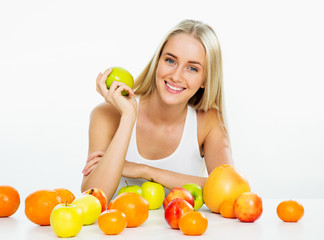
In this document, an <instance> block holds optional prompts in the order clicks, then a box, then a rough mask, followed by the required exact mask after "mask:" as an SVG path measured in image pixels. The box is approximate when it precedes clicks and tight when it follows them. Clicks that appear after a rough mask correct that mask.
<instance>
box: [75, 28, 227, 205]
mask: <svg viewBox="0 0 324 240" xmlns="http://www.w3.org/2000/svg"><path fill="white" fill-rule="evenodd" d="M204 64H205V50H204V47H203V45H202V44H201V43H200V42H199V41H198V40H196V39H195V38H194V37H192V36H191V35H188V34H184V33H181V34H177V35H175V36H173V37H172V38H170V39H169V40H168V42H167V43H166V45H165V47H164V49H163V51H162V54H161V57H160V59H159V62H158V66H157V71H156V86H157V87H156V89H155V91H154V93H153V94H152V95H151V96H149V97H147V98H142V97H141V98H140V104H139V107H138V106H137V103H136V100H135V97H134V92H133V90H132V89H130V88H129V87H127V86H126V85H125V84H123V83H120V82H113V83H112V85H111V88H110V90H109V91H108V90H107V88H106V86H105V79H106V78H107V76H108V75H109V73H110V72H111V70H110V69H109V70H107V71H106V72H104V73H103V74H101V73H99V75H98V77H97V81H96V83H97V91H98V92H99V93H100V94H101V95H102V96H103V97H104V99H105V103H103V104H100V105H98V106H97V107H96V108H95V109H94V110H93V111H92V113H91V117H90V126H89V157H88V160H87V163H86V166H85V168H84V170H83V174H84V177H83V181H82V186H81V188H82V189H81V190H82V191H85V190H87V189H89V188H92V187H97V188H100V189H102V190H103V191H104V192H105V193H106V195H107V198H108V202H109V201H110V199H111V198H112V196H113V195H114V192H115V191H116V188H117V187H118V183H119V181H120V178H121V176H124V177H129V178H143V179H146V180H154V181H155V182H158V183H160V184H162V185H163V186H165V187H166V188H169V189H172V188H174V187H179V186H182V185H184V184H186V183H189V182H190V183H196V184H198V185H200V186H201V187H203V186H204V184H205V181H206V178H203V177H197V176H191V175H186V174H180V173H177V172H172V171H167V170H163V169H158V168H154V167H150V166H147V165H143V164H137V163H132V162H128V161H127V160H125V157H126V153H127V149H128V145H129V141H130V137H131V133H132V129H133V127H136V131H137V146H138V150H139V153H140V154H141V156H143V157H144V158H146V159H151V160H152V161H154V160H155V159H161V158H165V157H167V156H169V155H170V154H171V153H173V152H174V151H175V150H176V148H177V147H178V145H179V143H180V140H181V136H182V131H183V127H184V123H185V119H186V114H187V103H188V101H189V99H190V98H191V97H192V96H193V95H194V94H195V93H196V92H197V91H198V89H199V88H203V87H204V79H205V76H204ZM172 88H173V89H172ZM175 88H176V90H175ZM123 90H127V91H128V92H129V93H130V94H129V96H128V97H123V96H122V95H121V92H122V91H123ZM137 108H138V109H137ZM137 111H138V115H137V114H136V113H137ZM136 118H137V119H136ZM136 120H137V123H136V126H135V121H136ZM197 121H198V130H197V134H198V144H199V147H200V149H201V153H203V154H204V157H205V161H206V166H207V171H208V173H211V172H212V170H213V169H214V168H215V167H217V166H219V165H221V164H226V163H232V159H231V153H230V149H229V143H228V140H227V138H226V136H225V134H224V132H223V130H222V128H221V126H220V123H219V121H218V117H217V112H216V110H209V111H207V112H202V111H198V112H197ZM152 132H154V134H152Z"/></svg>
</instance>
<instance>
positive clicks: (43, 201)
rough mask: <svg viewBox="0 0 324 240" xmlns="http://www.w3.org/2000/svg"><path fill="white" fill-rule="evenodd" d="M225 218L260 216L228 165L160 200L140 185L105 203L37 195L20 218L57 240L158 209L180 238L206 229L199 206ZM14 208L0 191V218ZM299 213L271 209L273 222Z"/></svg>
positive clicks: (118, 227) (13, 196)
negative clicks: (88, 227)
mask: <svg viewBox="0 0 324 240" xmlns="http://www.w3.org/2000/svg"><path fill="white" fill-rule="evenodd" d="M204 203H205V204H206V206H207V207H208V208H209V209H210V210H211V211H212V212H215V213H220V214H221V215H222V216H223V217H225V218H237V219H239V220H240V221H242V222H254V221H256V220H257V219H258V218H259V217H260V216H261V214H262V211H263V209H262V199H261V198H260V197H259V196H258V195H257V194H255V193H253V192H251V189H250V186H249V183H248V181H247V180H246V178H244V176H243V175H242V174H240V173H239V171H238V170H237V169H236V168H235V167H234V166H232V165H222V166H219V167H217V168H215V169H214V171H213V172H212V173H211V174H210V175H209V177H208V179H207V181H206V183H205V185H204V188H203V189H201V187H200V186H198V185H197V184H194V183H189V184H186V185H184V186H182V187H176V188H174V189H171V191H170V192H169V193H168V194H167V195H166V196H165V192H164V188H163V187H162V185H160V184H158V183H154V182H145V183H143V184H142V186H136V185H132V186H126V187H123V188H121V189H120V190H119V192H118V195H117V196H116V197H115V198H114V199H113V200H112V201H111V202H110V203H109V204H108V202H107V198H106V196H105V194H104V192H103V191H102V190H100V189H98V188H92V189H89V190H87V191H85V192H83V193H82V194H81V195H80V196H79V197H77V198H75V196H74V194H73V193H72V192H71V191H69V190H68V189H65V188H58V189H54V190H39V191H35V192H33V193H31V194H29V195H28V196H27V198H26V199H25V215H26V217H27V218H28V219H29V220H30V221H32V222H33V223H35V224H37V225H41V226H49V225H50V226H51V227H52V229H53V231H54V233H55V234H56V235H57V236H59V237H63V238H65V237H73V236H76V235H77V234H78V233H79V232H80V230H81V228H82V227H83V226H84V225H91V224H93V223H95V222H96V221H98V226H99V229H100V230H101V231H102V232H103V233H105V234H109V235H113V234H119V233H121V232H122V231H123V230H124V229H125V228H126V227H129V228H132V227H137V226H140V225H141V224H143V223H144V222H145V221H146V220H147V219H148V216H149V210H154V209H159V208H161V207H162V205H163V209H164V217H165V220H166V223H167V224H168V225H169V226H170V227H171V228H172V229H180V230H181V231H182V232H183V233H184V234H186V235H201V234H203V233H204V232H205V231H206V230H207V227H208V220H207V218H206V216H205V215H204V214H203V213H202V212H201V211H199V209H200V208H201V207H202V206H203V204H204ZM19 205H20V196H19V193H18V191H17V190H16V189H15V188H13V187H11V186H0V217H9V216H11V215H13V214H14V213H15V212H16V211H17V209H18V208H19ZM303 214H304V208H303V206H302V205H301V204H299V203H298V202H296V201H293V200H289V201H283V202H281V203H280V204H279V205H278V206H277V215H278V217H279V218H280V219H281V220H283V221H286V222H297V221H298V220H299V219H301V218H302V216H303Z"/></svg>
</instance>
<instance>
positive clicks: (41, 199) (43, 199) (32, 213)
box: [25, 190, 62, 226]
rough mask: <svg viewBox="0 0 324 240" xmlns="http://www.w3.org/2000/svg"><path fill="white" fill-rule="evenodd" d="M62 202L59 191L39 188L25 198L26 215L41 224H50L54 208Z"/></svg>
mask: <svg viewBox="0 0 324 240" xmlns="http://www.w3.org/2000/svg"><path fill="white" fill-rule="evenodd" d="M59 203H62V199H61V197H60V195H59V193H58V192H56V191H52V190H38V191H35V192H33V193H31V194H29V195H28V196H27V198H26V199H25V214H26V217H27V218H28V219H29V220H30V221H32V222H33V223H35V224H38V225H41V226H48V225H50V215H51V212H52V210H53V208H54V207H55V206H56V205H57V204H59Z"/></svg>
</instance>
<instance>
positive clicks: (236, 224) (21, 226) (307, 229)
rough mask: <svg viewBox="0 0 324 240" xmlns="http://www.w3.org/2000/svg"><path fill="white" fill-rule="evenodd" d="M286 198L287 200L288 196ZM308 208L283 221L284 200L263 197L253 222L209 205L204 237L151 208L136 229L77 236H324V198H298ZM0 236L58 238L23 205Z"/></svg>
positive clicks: (0, 225) (3, 221) (85, 231)
mask: <svg viewBox="0 0 324 240" xmlns="http://www.w3.org/2000/svg"><path fill="white" fill-rule="evenodd" d="M285 200H286V199H285ZM298 201H299V202H300V203H301V204H302V205H303V206H304V208H305V214H304V216H303V218H302V219H301V220H300V221H299V222H297V223H285V222H283V221H281V220H280V219H279V218H278V216H277V214H276V208H277V205H278V204H279V203H280V202H281V200H274V199H263V213H262V215H261V217H260V218H259V219H258V220H257V221H256V222H254V223H243V222H240V221H239V220H237V219H226V218H223V217H222V216H221V215H219V214H215V213H212V212H210V211H209V210H208V209H207V208H206V206H203V208H202V209H201V210H200V211H202V212H204V213H205V214H206V216H207V219H208V228H207V231H206V232H205V233H204V234H203V235H201V236H186V235H184V234H182V232H181V231H180V230H174V229H171V228H170V227H169V226H168V225H167V223H166V222H165V220H164V213H163V209H162V208H160V209H158V210H151V211H150V213H149V218H148V219H147V221H146V222H145V223H144V224H142V225H141V226H139V227H137V228H126V229H125V230H124V231H123V232H122V233H120V234H119V235H115V236H108V235H105V234H103V233H102V232H101V230H100V229H99V227H98V224H97V223H95V224H93V225H90V226H84V227H83V228H82V229H81V231H80V233H79V234H78V235H77V236H76V237H74V239H91V240H96V239H141V240H143V239H168V240H169V239H213V240H215V239H249V240H253V239H273V240H279V239H285V240H289V239H292V240H299V239H324V219H323V216H324V199H299V200H298ZM0 239H1V240H9V239H17V240H18V239H19V240H20V239H28V240H38V239H41V240H47V239H58V238H57V237H56V235H55V234H54V232H53V231H52V229H51V227H50V226H45V227H44V226H43V227H41V226H37V225H35V224H33V223H32V222H30V221H29V220H28V219H27V218H26V216H25V215H24V207H23V206H20V208H19V209H18V211H17V212H16V213H15V214H14V215H12V216H11V217H8V218H0Z"/></svg>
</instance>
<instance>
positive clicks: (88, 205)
mask: <svg viewBox="0 0 324 240" xmlns="http://www.w3.org/2000/svg"><path fill="white" fill-rule="evenodd" d="M72 204H75V205H77V206H79V207H81V209H82V210H83V214H84V220H83V225H91V224H93V223H94V222H95V221H97V219H98V217H99V215H100V214H101V203H100V201H99V199H98V198H96V197H95V196H93V195H90V194H85V195H82V196H80V197H78V198H76V199H74V200H73V202H72Z"/></svg>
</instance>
